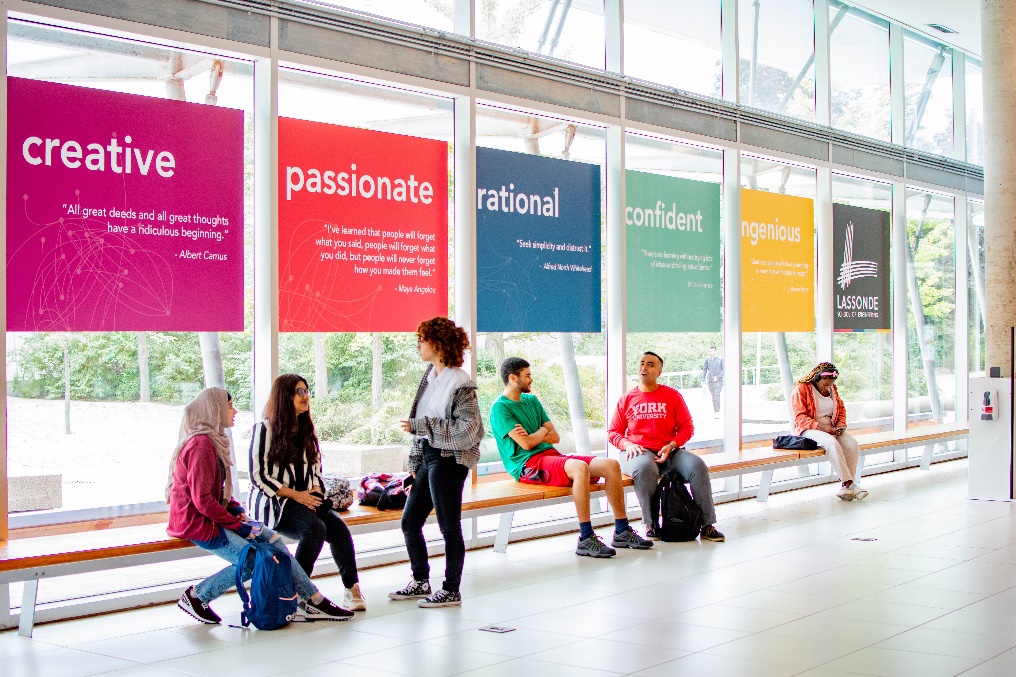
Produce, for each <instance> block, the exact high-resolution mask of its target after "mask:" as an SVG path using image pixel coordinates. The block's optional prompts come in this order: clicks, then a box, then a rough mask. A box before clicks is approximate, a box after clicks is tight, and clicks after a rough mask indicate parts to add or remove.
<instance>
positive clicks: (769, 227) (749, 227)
mask: <svg viewBox="0 0 1016 677" xmlns="http://www.w3.org/2000/svg"><path fill="white" fill-rule="evenodd" d="M741 237H749V238H751V243H752V244H753V245H756V244H758V241H759V240H779V241H780V242H800V241H801V228H800V226H784V225H781V224H780V220H779V219H776V223H756V222H755V221H752V222H751V223H748V222H747V221H741Z"/></svg>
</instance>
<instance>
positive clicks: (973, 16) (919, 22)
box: [849, 0, 981, 56]
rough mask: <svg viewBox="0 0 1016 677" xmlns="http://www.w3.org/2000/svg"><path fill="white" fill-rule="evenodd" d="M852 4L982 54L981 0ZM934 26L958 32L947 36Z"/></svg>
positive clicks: (882, 0) (855, 0)
mask: <svg viewBox="0 0 1016 677" xmlns="http://www.w3.org/2000/svg"><path fill="white" fill-rule="evenodd" d="M849 4H852V5H855V6H857V7H861V8H864V9H867V10H869V11H871V12H874V13H875V14H878V15H881V16H883V17H886V18H889V19H895V20H896V21H899V22H900V23H903V24H906V25H907V26H910V27H911V28H913V29H915V30H917V31H920V32H922V33H925V34H927V35H929V36H931V37H933V38H935V39H936V40H938V41H939V42H944V43H946V44H948V45H952V46H953V47H958V48H960V49H961V50H963V51H964V52H967V53H968V54H973V55H975V56H980V54H981V3H980V2H979V1H978V0H849ZM930 23H937V24H943V25H945V26H948V27H949V28H952V29H953V30H956V31H958V32H957V33H953V34H950V35H945V34H944V33H939V32H938V31H937V30H935V29H934V28H929V27H928V24H930Z"/></svg>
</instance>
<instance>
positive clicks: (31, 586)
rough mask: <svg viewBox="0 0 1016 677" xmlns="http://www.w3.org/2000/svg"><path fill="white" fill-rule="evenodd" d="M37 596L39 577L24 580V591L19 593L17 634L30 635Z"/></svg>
mask: <svg viewBox="0 0 1016 677" xmlns="http://www.w3.org/2000/svg"><path fill="white" fill-rule="evenodd" d="M38 598H39V579H38V578H33V579H32V580H30V581H25V591H24V592H23V593H22V595H21V618H20V619H19V621H18V634H19V635H21V636H22V637H31V636H32V629H33V628H34V627H35V602H36V600H37V599H38Z"/></svg>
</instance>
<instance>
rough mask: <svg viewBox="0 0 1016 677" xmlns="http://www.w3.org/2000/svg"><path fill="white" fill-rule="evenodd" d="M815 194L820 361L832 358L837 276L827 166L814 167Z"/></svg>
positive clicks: (818, 356) (829, 176)
mask: <svg viewBox="0 0 1016 677" xmlns="http://www.w3.org/2000/svg"><path fill="white" fill-rule="evenodd" d="M815 178H816V179H817V182H818V186H817V189H818V190H817V194H816V198H817V199H816V200H815V240H816V250H817V251H816V260H815V273H816V275H817V280H818V284H817V285H816V298H815V324H816V327H815V352H816V353H817V354H816V357H817V358H818V360H819V361H820V362H832V361H833V280H834V279H835V277H836V271H835V267H836V264H835V262H834V261H833V172H832V170H831V169H830V168H829V167H818V168H817V169H816V171H815Z"/></svg>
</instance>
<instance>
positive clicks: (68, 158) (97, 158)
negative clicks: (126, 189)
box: [21, 135, 176, 179]
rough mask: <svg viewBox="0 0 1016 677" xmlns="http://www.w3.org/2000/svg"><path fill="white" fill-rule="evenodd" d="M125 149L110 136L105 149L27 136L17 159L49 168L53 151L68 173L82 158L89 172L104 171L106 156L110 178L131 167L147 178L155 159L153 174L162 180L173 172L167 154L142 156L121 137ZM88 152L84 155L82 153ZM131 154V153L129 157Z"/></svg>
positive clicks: (173, 164) (172, 162)
mask: <svg viewBox="0 0 1016 677" xmlns="http://www.w3.org/2000/svg"><path fill="white" fill-rule="evenodd" d="M123 140H124V143H125V144H126V145H124V146H121V145H120V144H119V143H117V140H116V137H115V136H114V137H113V138H111V139H110V140H109V145H108V146H103V145H102V144H99V143H89V144H87V145H86V146H85V147H84V148H82V147H81V144H80V143H78V142H77V141H64V142H62V143H61V141H60V139H43V138H41V137H38V136H30V137H28V138H27V139H25V141H24V143H22V144H21V157H23V158H24V159H25V162H27V163H28V164H30V165H33V166H38V165H42V164H44V165H46V166H47V167H52V166H53V155H54V153H53V151H54V150H57V149H59V158H58V159H59V161H60V162H62V163H63V165H64V167H67V168H68V169H77V168H79V167H80V166H81V163H82V158H84V164H85V168H86V169H89V170H91V171H93V172H104V171H106V156H107V154H108V156H109V168H110V171H112V172H113V173H114V174H132V173H134V169H135V167H136V168H137V173H138V174H141V175H142V176H148V172H149V170H150V169H151V168H152V159H153V157H154V159H155V171H156V172H158V174H159V176H161V177H163V178H167V179H168V178H169V177H171V176H173V170H174V169H175V168H176V158H174V157H173V154H172V153H170V152H169V151H168V150H164V151H161V152H160V153H158V154H156V153H155V151H154V150H149V151H148V152H147V153H143V152H142V151H141V150H139V149H137V148H131V147H130V143H131V141H132V139H131V137H130V136H129V135H128V136H125V137H123ZM86 150H87V151H88V153H87V154H85V151H86ZM131 151H134V152H133V154H132V153H131Z"/></svg>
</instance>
